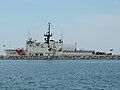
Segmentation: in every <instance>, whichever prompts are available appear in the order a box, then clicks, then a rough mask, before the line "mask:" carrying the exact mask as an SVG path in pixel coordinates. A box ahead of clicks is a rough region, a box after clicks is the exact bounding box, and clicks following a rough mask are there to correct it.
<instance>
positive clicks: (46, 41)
mask: <svg viewBox="0 0 120 90" xmlns="http://www.w3.org/2000/svg"><path fill="white" fill-rule="evenodd" d="M50 26H51V25H50V22H49V23H48V32H47V33H46V34H44V36H45V37H46V38H45V43H47V44H48V47H49V42H50V37H52V33H50V29H51V27H50Z"/></svg>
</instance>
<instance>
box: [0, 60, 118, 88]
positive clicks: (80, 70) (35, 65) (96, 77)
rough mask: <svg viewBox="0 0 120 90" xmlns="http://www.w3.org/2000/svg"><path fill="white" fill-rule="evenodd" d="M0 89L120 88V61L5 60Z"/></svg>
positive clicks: (1, 68) (0, 66)
mask: <svg viewBox="0 0 120 90" xmlns="http://www.w3.org/2000/svg"><path fill="white" fill-rule="evenodd" d="M0 90H120V61H119V60H1V61H0Z"/></svg>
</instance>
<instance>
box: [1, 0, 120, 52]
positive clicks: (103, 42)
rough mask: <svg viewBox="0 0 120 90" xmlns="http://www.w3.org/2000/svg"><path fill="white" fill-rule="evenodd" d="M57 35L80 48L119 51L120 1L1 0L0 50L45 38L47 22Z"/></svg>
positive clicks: (23, 45) (56, 37) (22, 45)
mask: <svg viewBox="0 0 120 90" xmlns="http://www.w3.org/2000/svg"><path fill="white" fill-rule="evenodd" d="M49 21H50V22H51V23H52V26H53V27H52V32H53V33H54V34H53V35H54V38H55V39H59V38H60V37H61V31H62V30H63V33H64V42H65V43H73V44H74V43H75V42H77V47H78V48H84V49H94V50H100V51H109V50H110V49H111V48H113V49H114V52H115V53H120V40H119V39H120V0H0V52H1V53H3V44H5V45H6V48H8V47H11V48H19V47H25V41H26V40H27V38H28V36H31V37H33V39H37V40H39V41H43V40H44V39H43V34H44V33H45V32H46V31H47V23H48V22H49Z"/></svg>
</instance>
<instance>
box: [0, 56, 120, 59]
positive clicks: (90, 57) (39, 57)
mask: <svg viewBox="0 0 120 90" xmlns="http://www.w3.org/2000/svg"><path fill="white" fill-rule="evenodd" d="M0 60H120V55H80V56H68V55H66V56H29V57H27V56H24V57H20V56H9V57H8V56H0Z"/></svg>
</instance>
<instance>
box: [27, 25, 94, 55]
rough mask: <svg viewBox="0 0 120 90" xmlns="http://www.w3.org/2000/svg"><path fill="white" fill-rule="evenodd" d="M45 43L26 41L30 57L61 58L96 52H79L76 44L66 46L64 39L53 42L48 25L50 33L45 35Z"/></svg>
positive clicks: (49, 27) (49, 28)
mask: <svg viewBox="0 0 120 90" xmlns="http://www.w3.org/2000/svg"><path fill="white" fill-rule="evenodd" d="M44 37H45V38H44V39H45V41H44V42H37V41H36V40H32V38H30V39H29V40H28V41H26V52H27V55H28V56H42V55H43V56H47V55H53V56H60V55H84V54H86V55H92V54H93V53H94V52H95V51H94V50H77V49H76V45H75V44H64V43H63V40H62V39H59V40H58V41H55V40H52V39H51V37H52V33H51V25H50V23H48V32H47V33H46V34H44Z"/></svg>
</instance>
